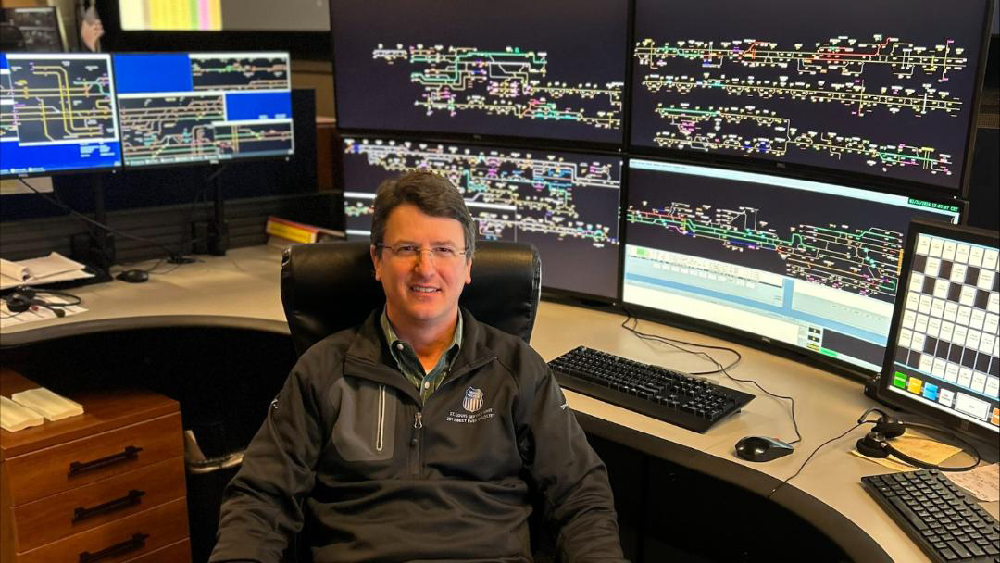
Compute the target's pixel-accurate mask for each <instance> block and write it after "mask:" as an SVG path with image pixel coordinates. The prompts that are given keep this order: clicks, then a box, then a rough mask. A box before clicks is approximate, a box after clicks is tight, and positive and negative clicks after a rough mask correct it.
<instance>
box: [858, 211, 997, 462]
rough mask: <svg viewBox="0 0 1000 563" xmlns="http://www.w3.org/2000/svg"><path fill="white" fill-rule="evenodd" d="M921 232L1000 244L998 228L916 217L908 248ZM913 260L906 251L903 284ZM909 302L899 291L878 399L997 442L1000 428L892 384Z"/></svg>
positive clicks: (962, 239)
mask: <svg viewBox="0 0 1000 563" xmlns="http://www.w3.org/2000/svg"><path fill="white" fill-rule="evenodd" d="M920 233H927V234H930V235H937V236H941V237H944V238H950V239H953V240H961V241H963V242H969V243H973V244H984V245H988V246H993V247H998V246H1000V234H998V233H997V231H988V230H985V229H979V228H976V227H970V226H967V225H951V224H948V223H942V222H939V221H929V220H926V219H913V220H912V221H911V222H910V229H909V231H908V232H907V234H906V247H905V248H906V249H907V250H910V249H912V248H914V247H915V245H916V241H917V236H919V234H920ZM912 264H913V252H904V253H903V262H902V264H901V268H902V272H903V273H904V274H905V275H906V278H905V280H902V279H901V280H900V281H901V283H900V287H907V285H908V283H909V281H910V274H911V273H912V272H911V270H910V268H911V266H912ZM905 303H906V292H905V291H897V292H896V300H895V304H894V312H893V315H892V324H891V325H890V327H889V341H888V342H889V344H888V345H887V346H886V354H885V358H884V359H883V362H882V370H881V372H880V373H879V374H878V377H877V380H876V381H877V382H878V385H877V386H876V387H875V389H876V395H877V398H878V400H879V401H881V402H883V403H885V404H887V405H890V406H892V407H893V408H896V409H900V410H903V411H907V412H912V413H915V414H917V415H919V416H921V417H924V418H927V419H931V420H933V421H935V422H936V423H938V424H941V425H942V426H945V427H946V428H948V429H949V430H953V431H956V432H959V433H961V434H964V435H968V436H971V437H973V438H975V439H978V440H983V441H986V442H987V443H993V444H994V445H995V444H996V442H997V438H998V436H1000V431H990V430H989V429H987V428H982V427H980V426H977V425H974V424H972V423H970V422H969V421H967V420H965V419H963V418H960V417H958V416H955V415H952V414H949V413H947V412H945V411H942V410H939V409H936V408H934V407H931V406H930V405H925V404H923V403H921V402H920V401H915V400H908V397H906V396H905V395H901V394H899V393H895V392H893V391H891V390H890V389H889V386H890V385H891V383H892V374H893V372H894V371H895V359H896V354H895V350H896V347H895V342H896V340H897V338H898V336H899V329H900V324H901V322H902V314H901V311H903V310H904V309H905Z"/></svg>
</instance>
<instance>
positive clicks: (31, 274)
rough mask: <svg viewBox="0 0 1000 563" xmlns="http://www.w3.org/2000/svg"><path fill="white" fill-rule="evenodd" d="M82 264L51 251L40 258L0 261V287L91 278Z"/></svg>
mask: <svg viewBox="0 0 1000 563" xmlns="http://www.w3.org/2000/svg"><path fill="white" fill-rule="evenodd" d="M83 268H84V265H83V264H81V263H79V262H77V261H75V260H70V259H69V258H66V257H65V256H62V255H61V254H59V253H57V252H53V253H51V254H49V255H48V256H43V257H41V258H30V259H28V260H20V261H17V262H14V261H12V260H3V261H2V262H0V289H7V288H11V287H16V286H19V285H40V284H45V283H54V282H61V281H71V280H80V279H84V278H92V277H94V274H91V273H88V272H85V271H84V270H83Z"/></svg>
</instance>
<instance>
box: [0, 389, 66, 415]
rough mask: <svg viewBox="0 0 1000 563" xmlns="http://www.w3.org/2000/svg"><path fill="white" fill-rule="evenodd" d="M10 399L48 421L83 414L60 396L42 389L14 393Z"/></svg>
mask: <svg viewBox="0 0 1000 563" xmlns="http://www.w3.org/2000/svg"><path fill="white" fill-rule="evenodd" d="M10 398H11V399H12V400H13V401H14V402H15V403H17V404H19V405H21V406H22V407H27V408H29V409H31V410H33V411H35V412H37V413H39V414H41V415H42V416H44V417H45V418H46V419H48V420H62V419H64V418H69V417H71V416H76V415H78V414H83V407H82V406H80V403H77V402H76V401H71V400H69V399H67V398H66V397H63V396H62V395H57V394H55V393H53V392H52V391H49V390H48V389H46V388H44V387H38V388H36V389H29V390H27V391H22V392H20V393H14V394H13V395H11V396H10Z"/></svg>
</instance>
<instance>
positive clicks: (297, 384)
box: [211, 172, 622, 563]
mask: <svg viewBox="0 0 1000 563" xmlns="http://www.w3.org/2000/svg"><path fill="white" fill-rule="evenodd" d="M370 251H371V258H372V263H373V264H374V267H375V277H376V279H378V280H379V281H380V282H381V283H382V288H383V289H384V291H385V296H386V304H385V307H384V308H379V309H377V310H376V311H373V312H372V314H371V316H370V317H369V318H368V320H367V321H365V322H364V323H362V324H361V325H359V326H358V327H355V328H353V329H350V330H346V331H343V332H339V333H337V334H334V335H331V336H329V337H328V338H326V339H324V340H323V341H321V342H319V343H317V344H316V345H315V346H313V347H312V348H310V349H309V350H308V351H307V352H306V353H305V354H304V355H303V356H302V357H301V358H300V360H299V362H298V363H297V364H296V366H295V368H294V370H293V371H292V373H291V375H290V376H289V378H288V380H287V381H286V383H285V386H284V388H283V389H282V391H281V393H280V394H279V395H278V398H276V399H275V401H274V402H273V403H272V406H271V409H269V414H268V418H267V420H266V421H265V422H264V424H263V426H262V427H261V430H260V431H259V432H258V433H257V436H256V437H255V438H254V440H253V442H252V443H251V444H250V446H249V447H248V448H247V451H246V454H245V457H244V461H243V467H242V468H241V469H240V472H239V473H238V474H237V475H236V477H235V478H234V479H233V481H232V483H230V485H229V487H228V488H227V491H226V498H225V500H224V502H223V505H222V513H221V518H220V526H219V541H218V544H217V545H216V548H215V551H214V552H213V554H212V558H211V560H212V561H234V560H236V561H245V560H246V561H260V562H263V563H267V562H271V561H277V560H278V559H279V557H280V554H281V552H282V550H283V549H284V548H285V546H286V544H287V542H288V539H289V536H290V535H291V534H293V533H295V532H297V531H298V530H300V529H301V526H302V523H303V520H304V519H308V520H309V528H310V533H309V540H308V541H309V544H310V547H311V549H312V554H313V557H314V559H315V560H316V561H330V562H333V561H336V562H344V561H500V562H515V561H517V562H524V561H530V557H531V546H530V540H529V532H528V526H527V519H528V515H529V514H530V512H531V504H532V500H533V499H532V498H530V495H529V494H528V491H529V482H530V483H531V485H533V488H534V489H536V490H538V491H539V492H540V493H541V495H542V497H543V499H542V500H543V503H541V504H542V505H543V506H544V511H545V516H546V519H547V520H549V521H551V522H552V523H554V524H555V525H556V527H557V528H558V530H559V536H558V546H559V550H560V553H561V556H562V560H563V561H567V562H589V561H594V562H598V561H600V562H611V561H622V552H621V547H620V545H619V542H618V525H617V522H616V514H615V510H614V505H613V501H612V495H611V491H610V488H609V486H608V480H607V474H606V471H605V468H604V465H603V464H602V463H601V461H600V460H599V459H598V458H597V456H596V455H595V454H594V451H593V450H592V449H591V448H590V446H589V444H588V443H587V441H586V438H585V436H584V434H583V432H582V431H581V430H580V427H579V426H578V424H577V422H576V420H575V418H574V417H573V413H572V412H570V410H569V409H566V408H565V406H566V404H565V400H564V399H563V396H562V393H561V392H560V391H559V388H558V386H557V385H556V383H555V380H554V379H553V377H552V374H551V372H550V371H549V370H548V368H547V366H546V365H545V362H544V361H543V360H542V359H541V358H540V357H539V356H538V354H537V353H535V352H534V351H533V350H532V349H531V348H530V347H529V346H528V345H526V344H525V343H524V342H523V341H521V340H520V339H519V338H517V337H516V336H513V335H510V334H507V333H504V332H501V331H498V330H496V329H494V328H491V327H489V326H487V325H485V324H482V323H480V322H479V321H477V320H476V319H474V318H473V317H472V316H471V315H470V314H469V312H468V311H466V310H460V308H459V307H458V298H459V295H461V293H462V289H463V288H464V287H465V284H467V283H469V282H470V280H471V278H470V272H471V268H472V260H473V253H474V252H475V225H474V223H473V221H472V218H471V216H470V215H469V211H468V209H467V208H466V207H465V202H464V201H463V200H462V197H461V195H460V194H459V192H458V190H457V189H455V187H454V186H453V185H451V183H449V182H448V181H447V180H445V179H444V178H442V177H440V176H436V175H434V174H430V173H427V172H414V173H410V174H406V175H404V176H403V177H401V178H399V179H398V180H394V181H387V182H384V183H383V184H382V185H381V186H380V187H379V190H378V194H377V196H376V198H375V212H374V215H373V218H372V233H371V248H370ZM345 298H347V299H349V298H350V296H345Z"/></svg>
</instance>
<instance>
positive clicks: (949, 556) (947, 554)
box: [941, 548, 958, 561]
mask: <svg viewBox="0 0 1000 563" xmlns="http://www.w3.org/2000/svg"><path fill="white" fill-rule="evenodd" d="M941 557H944V558H945V559H946V560H948V561H952V560H955V559H958V556H957V555H955V552H954V551H952V550H950V549H948V548H944V549H942V550H941Z"/></svg>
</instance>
